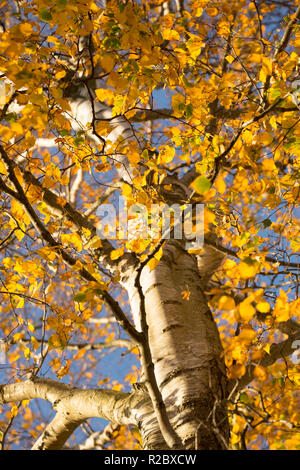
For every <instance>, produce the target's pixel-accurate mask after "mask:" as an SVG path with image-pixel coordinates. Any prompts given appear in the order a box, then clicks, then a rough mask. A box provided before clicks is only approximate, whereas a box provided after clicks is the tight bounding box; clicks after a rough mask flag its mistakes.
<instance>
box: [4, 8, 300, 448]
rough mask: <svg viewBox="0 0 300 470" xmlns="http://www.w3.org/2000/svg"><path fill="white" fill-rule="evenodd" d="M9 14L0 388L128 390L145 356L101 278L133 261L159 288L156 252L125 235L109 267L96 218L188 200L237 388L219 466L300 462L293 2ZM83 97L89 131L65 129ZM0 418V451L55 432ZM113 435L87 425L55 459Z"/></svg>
mask: <svg viewBox="0 0 300 470" xmlns="http://www.w3.org/2000/svg"><path fill="white" fill-rule="evenodd" d="M0 9H1V13H2V15H1V17H2V20H1V23H0V25H1V28H2V32H1V42H0V73H1V75H0V99H1V103H0V106H1V110H0V112H1V123H0V139H1V146H0V191H1V192H0V208H1V213H0V223H1V226H0V227H1V228H0V233H1V241H0V250H1V251H0V262H1V264H0V283H1V284H0V299H1V305H0V337H1V343H0V348H1V350H0V354H1V356H0V357H1V361H0V362H1V364H0V382H1V383H2V384H8V383H13V382H21V381H24V380H26V379H29V378H31V377H49V378H52V379H55V380H57V381H62V382H63V383H68V384H73V385H76V387H80V388H89V387H90V388H91V387H94V388H97V387H99V388H102V387H104V388H108V389H113V390H119V391H124V392H128V391H130V390H131V386H132V384H134V383H135V382H138V381H139V380H140V373H141V370H140V362H139V350H138V348H137V346H136V342H135V341H134V339H133V338H132V336H130V331H129V330H128V329H127V327H128V325H126V322H125V323H122V322H120V318H121V317H122V313H124V315H125V316H126V318H128V319H129V320H130V322H131V312H130V307H129V303H128V299H127V296H126V294H125V293H124V290H123V289H122V287H121V286H120V284H119V281H120V275H119V274H120V273H118V272H117V271H114V270H113V269H110V267H111V266H112V265H113V264H114V263H118V261H120V260H121V259H123V258H124V257H126V254H127V253H134V254H136V258H137V260H138V261H139V262H141V263H143V262H144V263H147V264H148V265H149V266H150V269H155V267H156V266H157V264H158V263H159V261H160V257H161V256H162V249H161V248H162V245H163V244H162V242H161V240H160V239H159V238H158V239H157V238H156V237H154V238H153V237H152V236H151V233H150V234H149V233H147V234H146V235H147V236H145V237H143V238H133V239H128V240H125V239H124V238H125V237H123V238H122V233H121V228H120V227H119V228H118V236H117V237H116V239H114V240H109V243H110V244H111V246H110V248H109V247H108V246H106V245H105V243H106V242H104V241H103V240H100V238H99V237H98V236H97V232H96V229H95V227H97V223H98V222H99V219H98V216H97V209H98V207H99V206H100V205H101V204H104V203H108V202H110V203H111V204H116V201H117V198H118V197H120V196H123V197H124V198H126V200H127V204H128V206H131V205H133V204H138V203H140V204H143V205H145V206H146V207H149V208H150V206H151V204H152V203H153V202H155V203H159V202H165V201H166V200H168V197H170V195H172V194H175V193H176V190H177V189H178V188H179V186H180V184H181V183H180V182H181V181H184V184H185V187H187V188H188V189H189V194H188V196H187V198H186V199H185V200H184V199H182V198H181V199H180V198H179V199H177V201H176V202H179V203H180V204H182V205H184V203H193V204H197V203H203V204H204V205H205V239H207V241H208V243H209V240H210V235H209V234H210V233H211V232H212V231H213V232H214V233H215V235H216V237H217V238H216V239H217V240H218V241H217V242H216V243H217V245H218V247H219V250H220V251H221V252H222V253H223V254H224V255H226V260H225V261H224V263H223V264H222V266H221V267H220V268H219V269H218V270H217V271H216V272H215V273H214V275H213V276H212V279H211V281H209V283H208V284H207V288H206V296H207V299H208V302H209V306H210V309H211V311H212V313H213V316H214V319H215V321H216V324H217V327H218V330H219V334H220V337H221V341H222V345H223V348H224V353H223V358H224V361H225V365H226V371H227V377H228V380H229V383H230V384H231V385H232V388H231V394H229V397H228V416H229V421H230V427H231V438H230V443H229V448H230V449H245V448H248V449H299V448H300V434H299V427H300V402H299V399H300V396H299V385H300V371H299V364H298V362H299V361H300V356H299V353H297V348H299V345H300V333H299V332H300V326H299V323H298V322H299V320H300V318H299V317H300V300H299V298H298V294H299V288H300V287H299V268H300V264H299V249H300V238H299V211H298V213H297V205H298V204H299V201H300V185H299V181H300V151H299V149H300V146H299V142H300V126H299V122H300V119H299V109H300V101H299V99H298V96H299V88H300V81H299V56H298V55H297V53H296V50H297V47H298V48H299V45H300V35H299V34H300V29H299V17H300V10H299V7H298V9H297V2H296V1H295V0H291V1H287V2H277V1H272V0H268V1H264V2H263V1H260V0H253V1H252V0H251V1H250V0H233V1H231V2H227V1H225V0H216V1H205V0H199V1H198V0H184V1H169V2H163V1H162V0H151V1H147V0H136V1H121V0H119V1H118V0H110V1H108V0H107V1H106V2H103V1H98V0H95V1H91V0H89V1H86V0H69V1H66V0H52V1H47V0H32V1H22V0H21V1H15V2H13V1H5V0H3V1H1V3H0ZM80 96H82V100H84V101H85V103H86V109H87V111H85V114H84V119H83V118H82V116H81V115H79V114H78V115H77V117H76V116H75V118H74V113H75V111H76V109H77V108H76V106H77V101H76V100H79V98H78V97H80ZM74 103H75V104H74ZM100 105H101V106H102V108H101V109H102V111H101V109H100V108H99V106H100ZM72 106H73V107H72ZM97 106H98V107H97ZM74 109H75V111H74ZM78 109H79V108H78ZM99 109H100V111H97V110H99ZM97 113H98V114H97ZM99 113H100V114H99ZM75 114H76V113H75ZM120 123H121V126H123V127H122V129H121V128H120ZM116 129H117V132H114V130H116ZM175 176H176V181H177V182H178V183H177V185H178V188H177V187H176V182H175V183H174V181H175V180H174V179H173V180H172V177H175ZM170 178H171V179H170ZM164 181H165V183H166V184H165V183H164ZM162 187H163V190H162ZM176 194H177V193H176ZM169 200H170V199H169ZM102 249H105V250H106V251H105V253H106V258H105V259H104V258H103V259H102V258H101V250H102ZM99 253H100V256H98V255H99ZM149 253H153V256H149ZM107 254H108V255H107ZM192 254H196V255H201V250H199V251H197V252H196V253H192ZM122 257H123V258H122ZM124 259H125V258H124ZM189 297H190V292H189V286H188V285H187V286H186V289H184V290H183V291H182V301H183V302H189ZM118 309H120V310H118ZM120 311H121V312H122V313H120ZM120 324H121V326H120ZM122 327H124V329H122ZM192 334H193V332H191V335H192ZM249 374H250V375H249ZM250 376H251V380H250ZM243 381H244V382H243ZM236 384H239V386H238V388H237V387H236V388H235V385H236ZM243 384H244V386H243ZM0 409H1V415H0V440H1V442H2V448H5V449H11V448H13V449H16V448H30V446H32V445H33V443H34V442H35V441H36V439H37V438H38V436H39V435H40V434H41V432H42V431H43V429H44V427H45V425H46V423H47V422H48V421H49V418H50V417H52V411H51V409H50V407H49V406H48V405H45V404H41V403H40V404H39V403H38V404H37V402H36V401H35V400H32V401H29V400H19V401H18V400H16V401H15V402H12V403H9V404H3V405H1V408H0ZM105 426H106V424H105V423H104V422H102V421H101V422H100V421H99V420H90V421H89V422H88V423H85V424H82V425H81V427H80V428H79V429H78V432H77V433H75V434H74V435H72V437H71V438H70V439H69V440H68V441H67V443H66V444H65V445H66V447H69V448H78V446H79V445H80V444H83V443H84V442H85V440H86V439H87V435H89V434H91V433H92V432H95V431H99V430H101V429H103V428H104V427H105ZM100 435H101V434H100ZM106 436H107V439H102V441H101V439H100V441H101V443H100V444H99V443H98V448H101V446H102V448H109V449H140V448H141V447H140V446H141V443H140V438H139V433H138V431H137V429H135V428H128V427H125V426H121V427H120V426H115V427H114V428H112V430H111V432H108V433H106ZM102 437H103V435H102ZM100 441H99V442H100ZM76 446H77V447H76Z"/></svg>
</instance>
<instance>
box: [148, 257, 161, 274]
mask: <svg viewBox="0 0 300 470" xmlns="http://www.w3.org/2000/svg"><path fill="white" fill-rule="evenodd" d="M158 263H159V260H158V259H156V258H151V259H150V260H149V261H148V263H147V266H149V269H150V271H153V269H155V268H156V266H157V265H158Z"/></svg>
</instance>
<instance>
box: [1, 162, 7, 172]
mask: <svg viewBox="0 0 300 470" xmlns="http://www.w3.org/2000/svg"><path fill="white" fill-rule="evenodd" d="M0 173H2V175H7V169H6V166H5V165H4V163H3V162H2V160H0Z"/></svg>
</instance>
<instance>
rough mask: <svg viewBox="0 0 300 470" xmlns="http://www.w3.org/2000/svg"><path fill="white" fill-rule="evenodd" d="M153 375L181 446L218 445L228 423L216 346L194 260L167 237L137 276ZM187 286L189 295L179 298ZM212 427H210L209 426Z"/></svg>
mask: <svg viewBox="0 0 300 470" xmlns="http://www.w3.org/2000/svg"><path fill="white" fill-rule="evenodd" d="M140 284H141V287H142V291H143V296H144V304H145V310H146V322H147V327H148V331H149V345H150V350H151V356H152V361H153V363H154V371H155V377H156V380H157V384H158V387H159V390H160V392H161V394H162V398H163V401H164V403H165V405H166V407H167V409H168V414H169V417H170V420H171V423H172V424H173V427H174V429H175V431H176V433H177V434H178V435H179V437H180V438H181V439H182V441H183V443H184V445H185V447H186V448H193V446H194V442H195V436H196V435H197V440H198V442H199V444H198V446H199V448H203V449H218V448H224V443H223V442H221V441H222V439H220V437H218V433H217V430H218V432H220V434H221V436H223V439H224V441H225V442H226V441H227V439H228V423H227V416H226V408H225V405H224V401H223V400H224V399H225V398H226V390H227V383H226V374H225V367H224V364H223V361H222V358H221V353H222V346H221V342H220V338H219V334H218V330H217V327H216V325H215V322H214V319H213V317H212V314H211V312H210V310H209V308H208V305H207V302H206V299H205V295H204V293H203V288H202V285H203V284H202V279H201V277H200V276H199V273H198V268H197V260H196V258H195V257H194V256H193V255H190V254H188V253H187V252H186V251H185V250H184V248H183V247H182V246H181V244H180V243H179V242H177V241H174V240H170V241H169V242H168V243H167V244H166V245H165V247H164V254H163V257H162V259H161V260H160V263H159V264H158V266H157V267H156V268H155V269H154V270H152V271H150V269H149V267H147V266H146V267H145V268H144V269H143V271H142V273H141V276H140ZM125 287H126V288H127V291H128V294H129V299H130V304H131V308H132V312H133V315H134V319H135V325H136V328H137V329H138V330H139V331H141V330H142V325H141V299H140V295H139V292H138V290H137V288H136V287H135V283H134V280H133V277H132V276H129V277H128V278H127V279H126V281H125ZM187 287H188V289H189V291H190V298H189V300H188V301H186V300H183V299H182V295H181V292H182V291H184V290H186V289H187ZM214 428H216V429H214Z"/></svg>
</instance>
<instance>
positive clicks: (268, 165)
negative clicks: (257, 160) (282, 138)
mask: <svg viewBox="0 0 300 470" xmlns="http://www.w3.org/2000/svg"><path fill="white" fill-rule="evenodd" d="M272 140H273V137H272V138H271V141H272ZM266 145H267V144H266ZM262 167H263V169H264V170H267V171H276V172H277V171H278V170H277V167H276V165H275V163H274V160H272V159H271V158H268V159H266V160H264V161H263V162H262Z"/></svg>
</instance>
